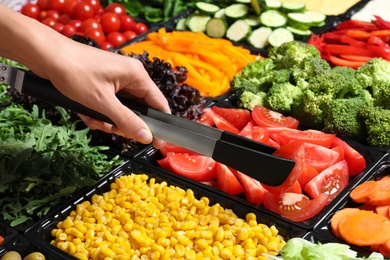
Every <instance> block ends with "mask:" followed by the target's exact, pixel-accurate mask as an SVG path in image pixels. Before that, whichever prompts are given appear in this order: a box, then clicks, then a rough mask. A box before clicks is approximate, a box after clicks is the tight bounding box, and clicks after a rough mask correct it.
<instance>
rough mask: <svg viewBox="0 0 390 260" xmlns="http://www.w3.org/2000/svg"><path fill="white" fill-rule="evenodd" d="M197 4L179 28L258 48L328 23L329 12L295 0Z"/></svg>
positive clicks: (306, 32) (289, 39)
mask: <svg viewBox="0 0 390 260" xmlns="http://www.w3.org/2000/svg"><path fill="white" fill-rule="evenodd" d="M259 3H260V4H259ZM195 7H196V8H195V12H194V13H193V14H191V15H190V16H188V17H186V18H182V19H181V20H179V21H178V23H177V25H176V29H178V30H190V31H193V32H199V31H200V32H204V33H206V34H207V35H208V36H210V37H217V38H227V39H229V40H231V41H233V42H239V43H247V44H249V45H251V46H253V47H256V48H266V47H268V46H279V45H281V44H282V43H283V42H288V41H293V40H301V39H303V38H304V37H306V38H308V37H309V36H310V35H311V30H310V29H311V28H313V27H321V26H323V25H325V20H326V15H324V14H322V13H318V12H313V11H307V10H306V6H305V3H302V2H294V1H291V2H280V1H277V0H273V1H248V2H239V1H237V2H235V3H230V4H229V5H227V6H226V5H223V6H219V5H217V4H211V3H206V2H197V3H196V4H195Z"/></svg>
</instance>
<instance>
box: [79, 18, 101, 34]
mask: <svg viewBox="0 0 390 260" xmlns="http://www.w3.org/2000/svg"><path fill="white" fill-rule="evenodd" d="M88 29H97V30H100V31H101V30H102V26H101V25H100V23H99V22H98V21H97V20H96V19H95V18H88V19H87V20H84V21H83V22H82V23H81V27H80V29H79V30H80V31H81V32H85V31H87V30H88Z"/></svg>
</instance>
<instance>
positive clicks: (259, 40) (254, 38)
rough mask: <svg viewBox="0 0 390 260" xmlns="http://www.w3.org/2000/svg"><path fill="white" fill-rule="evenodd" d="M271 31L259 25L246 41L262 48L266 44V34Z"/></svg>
mask: <svg viewBox="0 0 390 260" xmlns="http://www.w3.org/2000/svg"><path fill="white" fill-rule="evenodd" d="M271 33H272V29H271V28H269V27H264V26H262V27H260V28H257V29H256V30H254V31H253V32H252V33H251V35H250V36H249V37H248V43H249V44H250V45H252V46H253V47H255V48H259V49H262V48H264V47H266V46H267V45H268V36H269V35H270V34H271Z"/></svg>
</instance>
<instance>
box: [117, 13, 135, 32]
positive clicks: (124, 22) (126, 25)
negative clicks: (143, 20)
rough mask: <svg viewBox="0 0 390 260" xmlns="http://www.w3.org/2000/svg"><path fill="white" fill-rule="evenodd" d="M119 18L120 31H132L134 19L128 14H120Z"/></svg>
mask: <svg viewBox="0 0 390 260" xmlns="http://www.w3.org/2000/svg"><path fill="white" fill-rule="evenodd" d="M120 20H121V29H120V30H121V31H122V32H125V31H132V30H133V29H134V27H135V24H136V22H135V20H134V18H133V17H131V16H130V15H122V16H120Z"/></svg>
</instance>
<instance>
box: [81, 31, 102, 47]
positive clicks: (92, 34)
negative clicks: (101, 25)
mask: <svg viewBox="0 0 390 260" xmlns="http://www.w3.org/2000/svg"><path fill="white" fill-rule="evenodd" d="M84 36H85V37H89V38H91V39H93V40H95V41H96V43H97V44H99V46H101V45H102V44H103V43H104V42H105V41H106V36H105V35H104V33H103V31H101V30H99V29H94V28H89V29H87V30H86V31H85V32H84Z"/></svg>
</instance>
